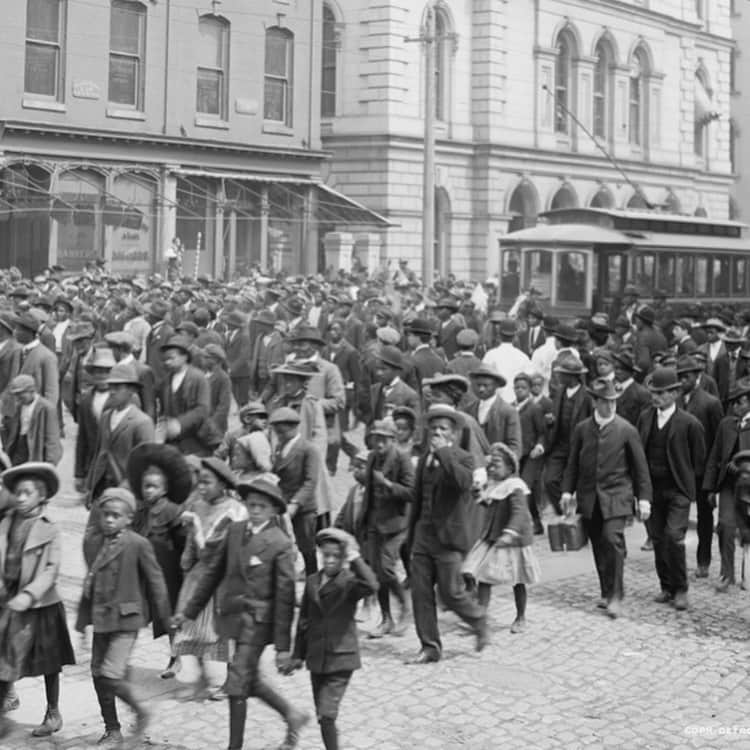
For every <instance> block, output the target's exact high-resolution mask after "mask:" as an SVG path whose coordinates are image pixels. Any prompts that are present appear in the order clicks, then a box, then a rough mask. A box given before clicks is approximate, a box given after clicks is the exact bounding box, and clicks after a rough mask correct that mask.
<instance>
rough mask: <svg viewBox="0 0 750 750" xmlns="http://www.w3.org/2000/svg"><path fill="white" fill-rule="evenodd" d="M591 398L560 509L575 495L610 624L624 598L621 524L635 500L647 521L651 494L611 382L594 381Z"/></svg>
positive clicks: (634, 434)
mask: <svg viewBox="0 0 750 750" xmlns="http://www.w3.org/2000/svg"><path fill="white" fill-rule="evenodd" d="M589 393H590V394H591V396H592V397H593V400H594V413H593V415H592V416H591V417H589V418H588V419H585V420H584V421H583V422H579V423H578V425H577V426H576V427H575V429H574V430H573V437H572V439H571V442H570V457H569V459H568V463H567V466H566V467H565V474H564V476H563V482H562V488H563V494H562V504H563V506H564V507H565V508H567V507H569V506H570V504H571V503H572V502H573V493H575V495H576V501H577V505H578V512H579V513H580V514H581V515H582V516H583V518H584V525H585V528H586V533H587V534H588V537H589V539H591V549H592V552H593V553H594V563H595V564H596V572H597V574H598V575H599V586H600V589H601V601H600V603H599V606H600V607H602V608H606V610H607V614H608V615H609V616H610V617H611V618H613V619H614V618H616V617H618V616H619V615H620V612H621V609H622V598H623V595H624V587H623V572H624V568H625V556H626V554H627V550H626V547H625V524H626V521H627V519H628V518H630V517H631V516H632V515H633V501H634V499H635V498H637V499H638V515H639V517H640V518H641V520H642V521H646V520H648V517H649V514H650V512H651V502H650V501H651V498H652V497H653V493H652V489H651V479H650V477H649V471H648V465H647V463H646V456H645V454H644V452H643V447H642V445H641V441H640V438H639V436H638V431H637V430H636V429H635V427H633V425H631V424H630V423H629V422H627V421H626V420H625V419H623V418H622V417H619V416H617V414H616V413H615V402H616V400H617V398H618V396H619V393H618V392H617V389H616V388H615V385H614V383H613V382H612V381H611V380H607V379H606V378H597V379H596V380H594V381H593V382H592V384H591V387H590V389H589Z"/></svg>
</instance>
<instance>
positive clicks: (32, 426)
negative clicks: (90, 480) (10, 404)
mask: <svg viewBox="0 0 750 750" xmlns="http://www.w3.org/2000/svg"><path fill="white" fill-rule="evenodd" d="M50 353H51V352H50ZM53 356H54V355H53ZM9 389H10V392H11V394H12V395H13V397H14V398H15V401H16V408H15V410H14V412H13V414H11V415H7V416H5V417H4V418H3V435H2V445H3V447H4V449H5V452H6V454H7V455H8V457H9V458H10V462H11V464H12V465H13V466H16V465H18V464H22V463H26V462H27V461H44V462H46V463H49V464H57V462H58V461H59V460H60V459H61V458H62V453H63V449H62V443H61V442H60V427H59V425H58V423H57V407H56V406H55V404H54V403H52V402H51V401H48V400H47V399H46V398H44V397H43V396H40V395H39V394H38V393H37V389H36V383H35V382H34V378H32V377H31V375H27V374H21V375H16V377H15V378H13V380H11V381H10V386H9Z"/></svg>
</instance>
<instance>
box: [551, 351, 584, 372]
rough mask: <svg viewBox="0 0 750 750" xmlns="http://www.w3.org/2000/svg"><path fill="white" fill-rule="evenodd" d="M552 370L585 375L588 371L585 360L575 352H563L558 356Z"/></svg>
mask: <svg viewBox="0 0 750 750" xmlns="http://www.w3.org/2000/svg"><path fill="white" fill-rule="evenodd" d="M552 371H553V372H561V373H563V374H564V375H585V374H586V373H587V372H588V370H587V369H586V368H585V367H584V366H583V362H581V360H580V359H578V357H576V356H574V355H573V354H563V355H562V356H561V357H558V358H557V361H556V362H555V363H553V365H552Z"/></svg>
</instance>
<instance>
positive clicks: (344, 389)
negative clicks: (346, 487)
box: [0, 264, 750, 750]
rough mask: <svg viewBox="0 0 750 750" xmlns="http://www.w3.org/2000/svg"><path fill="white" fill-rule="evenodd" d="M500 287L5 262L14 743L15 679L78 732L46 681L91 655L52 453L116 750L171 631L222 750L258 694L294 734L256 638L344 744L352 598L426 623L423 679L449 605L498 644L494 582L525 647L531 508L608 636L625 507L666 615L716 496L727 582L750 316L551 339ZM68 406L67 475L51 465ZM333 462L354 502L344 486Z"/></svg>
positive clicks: (9, 697)
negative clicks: (302, 671) (570, 553)
mask: <svg viewBox="0 0 750 750" xmlns="http://www.w3.org/2000/svg"><path fill="white" fill-rule="evenodd" d="M497 296H498V295H497V281H496V280H493V279H490V280H488V282H487V283H486V284H484V285H471V284H466V283H463V282H461V281H457V280H456V279H454V278H452V277H451V278H449V279H446V280H444V281H440V282H436V283H435V284H434V285H433V287H431V288H429V289H427V290H425V289H423V288H422V287H421V286H420V284H419V283H418V281H417V280H416V279H415V278H414V276H413V274H411V273H410V272H409V270H408V266H407V265H406V264H402V265H401V267H400V268H399V271H398V272H397V274H395V275H394V276H380V277H378V278H376V279H368V278H367V276H366V275H365V274H361V275H356V274H355V275H351V274H344V273H340V274H338V275H337V276H336V277H335V278H328V279H326V278H324V277H322V276H310V277H286V276H283V275H279V276H277V277H270V276H263V275H261V274H260V273H254V274H253V276H252V277H250V278H246V279H242V280H239V281H236V282H232V283H222V282H217V281H213V280H211V279H209V278H206V277H198V278H196V279H188V278H184V279H182V280H175V281H165V280H164V279H162V278H161V277H159V276H158V275H154V276H152V277H150V278H141V277H127V278H125V277H115V276H112V275H110V274H107V273H106V271H105V269H104V267H103V266H102V265H101V264H95V265H93V266H91V267H87V268H86V269H85V271H84V273H82V274H80V275H78V276H71V275H69V274H65V273H64V269H61V268H59V267H54V268H50V269H47V270H46V271H45V273H44V274H42V275H40V276H38V277H35V278H34V279H33V280H30V281H29V280H25V279H23V278H21V275H20V274H19V273H18V272H17V271H16V270H15V269H11V270H10V271H6V272H3V274H2V278H1V279H0V416H1V417H2V424H1V425H0V439H1V440H2V454H1V455H0V459H2V461H3V463H4V464H5V471H4V473H3V474H2V482H3V486H4V488H5V489H4V491H3V496H2V498H3V499H2V511H0V512H1V513H2V521H0V573H1V574H2V577H1V578H0V642H1V643H2V646H0V705H2V707H3V708H2V713H0V736H2V735H3V734H4V733H7V732H8V731H9V730H10V727H11V724H10V721H9V719H8V714H9V713H10V712H11V711H12V710H13V709H14V707H16V706H17V700H18V699H17V697H16V695H15V692H14V689H13V684H14V682H15V681H17V680H19V679H21V678H23V677H26V676H34V675H36V676H39V675H44V677H45V691H46V703H47V709H46V713H45V716H44V719H43V721H42V723H41V724H40V725H39V726H38V727H37V728H35V729H34V730H33V734H34V736H37V737H40V736H41V737H44V736H49V735H51V734H53V733H55V732H57V731H59V729H60V728H61V727H62V716H61V714H60V711H59V707H58V700H59V693H60V673H61V670H62V668H63V667H64V666H65V665H68V664H72V663H74V660H75V655H74V652H73V648H72V646H71V642H70V637H69V634H68V629H67V625H66V619H65V611H64V607H63V604H62V603H61V599H60V596H59V594H58V593H57V590H56V587H55V581H56V578H57V574H58V572H59V569H60V564H61V556H62V552H61V544H60V536H59V532H58V530H57V528H56V527H55V524H54V523H53V521H52V520H51V518H50V516H49V515H48V514H47V512H46V505H47V504H48V503H49V501H50V500H51V499H52V498H53V497H54V495H55V494H56V493H57V491H58V488H59V477H58V473H57V470H56V468H55V467H56V466H58V465H59V464H60V462H61V461H62V460H63V458H64V459H65V460H66V461H69V462H70V465H71V466H72V467H73V473H74V477H75V488H76V490H77V491H78V492H79V493H80V495H81V497H82V498H83V501H84V502H85V504H86V507H87V509H88V510H89V517H88V522H87V526H86V532H85V536H84V541H83V554H84V558H85V560H86V564H87V570H88V573H87V576H86V579H85V581H84V585H83V591H82V594H81V600H80V605H79V609H78V616H77V622H76V628H77V629H79V630H81V631H82V632H85V631H86V629H87V628H90V629H91V630H92V631H93V642H92V651H91V673H92V679H93V684H94V688H95V691H96V695H97V698H98V701H99V705H100V710H101V715H102V719H103V722H104V734H103V735H102V737H101V739H100V741H99V744H100V745H101V746H103V747H120V746H121V745H122V743H123V741H124V740H123V736H122V733H121V726H120V722H119V719H118V714H117V705H116V699H119V700H120V701H122V702H124V703H125V704H126V705H128V706H130V707H131V708H132V709H133V710H134V712H135V714H136V717H137V721H136V728H135V735H134V736H135V737H136V738H138V737H142V736H143V734H144V733H145V731H146V729H147V726H148V722H149V713H148V711H147V710H146V708H145V707H144V706H143V705H141V704H140V703H139V701H138V699H137V697H136V696H135V694H134V692H133V685H132V684H131V682H130V681H129V679H128V674H129V672H128V662H129V659H130V656H131V653H132V651H133V648H134V646H135V641H136V637H137V635H138V631H139V630H140V629H142V628H143V627H145V626H146V625H148V624H151V625H152V631H153V636H154V637H155V638H158V637H160V636H162V635H167V636H168V638H167V641H168V644H169V645H168V649H167V648H166V646H165V658H167V659H168V664H167V666H166V668H165V669H164V671H163V672H162V677H164V678H165V679H173V678H174V679H176V680H177V681H178V682H179V683H180V684H181V685H182V686H186V689H187V688H189V689H195V691H196V692H195V694H196V695H197V694H198V688H197V687H195V686H197V685H205V686H207V690H208V696H209V697H210V698H212V699H223V700H227V701H228V705H229V718H230V740H229V748H230V750H239V749H240V748H241V747H242V741H243V734H244V729H245V719H246V702H247V698H248V697H255V698H258V699H259V700H261V701H263V702H265V703H266V704H267V705H268V706H269V707H271V708H273V709H274V710H276V711H277V712H278V713H279V715H280V716H281V717H282V718H283V720H284V721H285V723H286V737H285V739H284V741H283V743H282V745H281V748H284V749H286V750H289V749H291V748H293V747H295V746H296V744H297V741H298V738H299V733H300V731H301V730H302V728H303V727H304V726H305V724H306V723H307V722H308V716H307V715H306V714H305V713H304V712H303V711H301V710H299V709H297V708H296V707H294V706H293V705H291V704H290V703H289V702H288V701H287V700H286V699H285V698H284V697H283V696H282V695H281V694H279V693H278V692H277V691H276V690H275V689H274V688H273V687H272V686H271V685H270V684H269V683H268V682H267V681H266V680H264V678H263V677H262V675H261V673H260V671H259V669H258V664H259V660H260V656H261V654H262V653H263V651H264V649H265V648H266V646H268V645H273V646H274V648H275V651H276V664H277V667H278V670H279V671H280V672H281V673H282V674H289V673H291V672H293V671H294V670H295V669H298V668H300V667H301V666H302V665H303V664H306V666H307V668H308V670H309V672H310V679H311V686H312V692H313V697H314V702H315V707H316V713H317V720H318V722H319V725H320V733H321V738H322V741H323V744H324V746H325V747H326V748H327V749H328V750H330V749H331V748H337V747H338V734H337V728H336V718H337V714H338V710H339V705H340V703H341V700H342V698H343V695H344V693H345V690H346V688H347V686H348V683H349V681H350V678H351V675H352V672H353V671H354V670H356V669H357V668H358V667H359V666H360V661H359V655H358V646H357V628H356V624H355V613H356V610H357V603H358V602H359V600H361V599H371V598H372V599H373V604H374V603H375V602H377V605H376V606H377V607H378V609H379V613H380V622H379V624H378V625H377V627H376V628H374V629H373V630H372V631H371V632H370V633H369V636H370V637H372V638H376V639H377V638H387V637H389V636H390V635H392V634H399V633H403V632H404V630H405V628H406V627H408V624H409V622H410V621H411V620H413V622H414V626H415V629H416V634H417V637H418V639H419V642H420V650H419V652H418V653H417V654H416V656H415V657H414V659H413V660H412V662H413V663H416V664H424V663H430V662H435V661H438V660H440V658H441V655H442V644H441V638H440V631H439V627H438V617H437V609H438V605H437V599H438V597H439V601H440V603H441V604H442V606H443V607H444V608H446V609H449V610H451V611H452V612H454V613H455V614H456V615H457V616H459V617H460V618H461V619H462V620H464V621H465V622H466V623H467V624H468V625H469V627H470V628H472V630H473V631H474V634H475V639H476V640H475V646H476V650H477V651H482V650H483V649H484V648H485V646H486V645H487V644H488V643H489V640H490V637H491V633H490V628H489V626H488V618H487V610H488V605H489V601H490V592H491V587H492V586H493V585H497V584H507V585H510V586H512V588H513V594H514V600H515V605H516V617H515V619H514V621H513V623H512V625H511V632H513V633H520V632H523V630H524V629H525V627H526V602H527V588H526V587H527V585H529V584H534V583H535V582H537V581H538V580H540V576H541V572H540V569H539V565H538V562H537V560H536V557H535V555H534V551H533V541H534V537H535V535H536V536H538V535H542V534H544V533H545V528H544V521H545V518H547V519H549V520H548V523H551V524H555V523H557V521H558V520H559V519H562V518H565V517H568V516H570V515H571V514H573V513H578V514H580V516H581V518H582V524H583V527H584V529H585V531H586V534H587V536H588V538H589V540H590V543H591V548H592V551H593V555H594V561H595V566H596V571H597V573H598V577H599V583H600V591H599V594H600V598H599V599H598V600H597V606H599V607H601V608H602V609H603V610H604V611H605V612H606V614H607V615H608V616H609V617H611V618H617V617H618V616H620V615H621V613H622V608H623V598H624V587H623V570H624V562H625V556H626V547H625V528H626V526H627V525H628V524H629V523H631V522H632V519H633V517H634V516H637V517H638V518H640V520H641V521H643V522H644V523H645V527H646V531H647V538H646V540H645V541H644V547H646V548H652V549H653V553H654V564H655V580H656V584H657V587H658V588H657V590H656V592H655V593H656V596H655V600H656V602H659V603H662V604H665V605H671V606H672V607H674V609H675V610H684V609H686V608H687V607H688V606H689V601H688V588H689V575H688V569H687V559H686V552H685V536H686V532H687V529H688V518H689V514H690V506H691V504H692V503H696V506H697V517H698V539H699V543H698V549H697V560H696V570H695V573H694V575H695V576H696V577H698V578H706V577H708V575H709V567H710V563H711V554H712V541H713V535H714V510H715V508H716V507H717V506H718V524H717V526H716V530H717V532H718V547H719V552H720V560H721V562H720V570H719V575H718V580H717V584H716V589H717V591H718V592H727V591H728V590H729V589H730V588H731V587H732V586H733V585H734V584H735V560H734V557H735V544H736V537H737V533H738V531H739V533H740V540H741V543H742V544H743V545H746V544H749V543H750V520H749V519H750V516H749V514H748V509H750V371H749V370H748V362H750V337H749V336H748V329H749V328H750V325H749V324H750V315H748V314H747V311H744V310H742V311H738V310H733V309H728V308H726V309H725V308H722V307H716V308H711V309H707V310H704V309H701V308H697V307H696V308H687V309H685V310H682V311H676V310H674V309H673V308H672V307H670V306H669V305H668V304H667V302H666V300H665V299H664V295H659V294H657V295H655V299H654V301H653V303H644V300H641V299H640V298H639V297H638V293H637V290H635V289H633V288H631V287H627V288H626V289H625V290H624V294H623V299H622V306H621V310H620V314H618V315H617V316H612V317H610V316H609V315H608V314H606V313H603V312H597V313H595V314H593V315H592V316H591V317H589V318H585V319H579V320H576V321H565V320H558V319H555V318H553V317H551V316H549V315H548V314H546V312H545V310H544V307H543V301H541V300H539V299H538V298H537V297H536V296H535V295H534V294H533V293H530V294H528V295H525V296H524V297H523V298H522V299H521V300H519V301H518V302H517V304H515V305H514V306H513V308H512V309H511V311H510V313H509V312H507V311H505V310H504V309H501V307H500V306H499V305H498V304H497ZM678 313H679V314H678ZM235 410H236V417H237V418H236V419H235ZM68 413H69V414H70V416H71V417H72V420H73V422H75V424H76V425H77V428H76V435H75V456H65V457H63V448H62V438H63V437H64V430H65V423H66V422H67V424H68V425H70V421H71V420H70V419H68V418H67V414H68ZM64 415H66V416H65V418H64ZM360 424H361V425H364V438H363V439H364V448H363V447H362V439H360V438H359V435H360V434H361V433H360V432H359V431H357V430H356V429H355V428H356V427H357V426H358V425H360ZM355 435H356V436H357V439H355ZM346 472H351V476H352V480H351V489H350V491H349V493H348V495H347V496H346V497H342V496H340V493H337V492H336V491H335V489H334V487H335V485H334V483H333V482H332V477H334V476H335V475H336V474H337V473H339V474H341V473H346ZM545 514H546V515H545ZM296 560H299V561H300V562H299V568H300V569H304V576H305V577H306V583H305V585H304V589H303V590H301V591H296V590H295V581H296V579H297V568H296V567H295V561H296ZM295 605H296V606H298V607H299V613H298V617H297V618H296V623H297V624H296V630H294V633H293V629H294V628H293V624H294V622H295ZM165 643H166V642H165ZM167 651H168V653H167ZM190 686H192V687H190Z"/></svg>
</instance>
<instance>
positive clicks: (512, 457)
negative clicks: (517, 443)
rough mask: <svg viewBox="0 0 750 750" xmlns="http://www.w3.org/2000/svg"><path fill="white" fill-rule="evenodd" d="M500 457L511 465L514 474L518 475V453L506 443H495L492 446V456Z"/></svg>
mask: <svg viewBox="0 0 750 750" xmlns="http://www.w3.org/2000/svg"><path fill="white" fill-rule="evenodd" d="M493 454H494V455H496V456H500V457H501V458H503V459H505V461H507V462H508V463H509V464H510V467H511V470H512V471H513V473H514V474H517V473H518V456H517V455H516V452H515V451H514V450H513V449H512V448H511V447H509V446H508V445H506V444H505V443H493V444H492V445H491V446H490V454H489V455H490V456H492V455H493Z"/></svg>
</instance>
